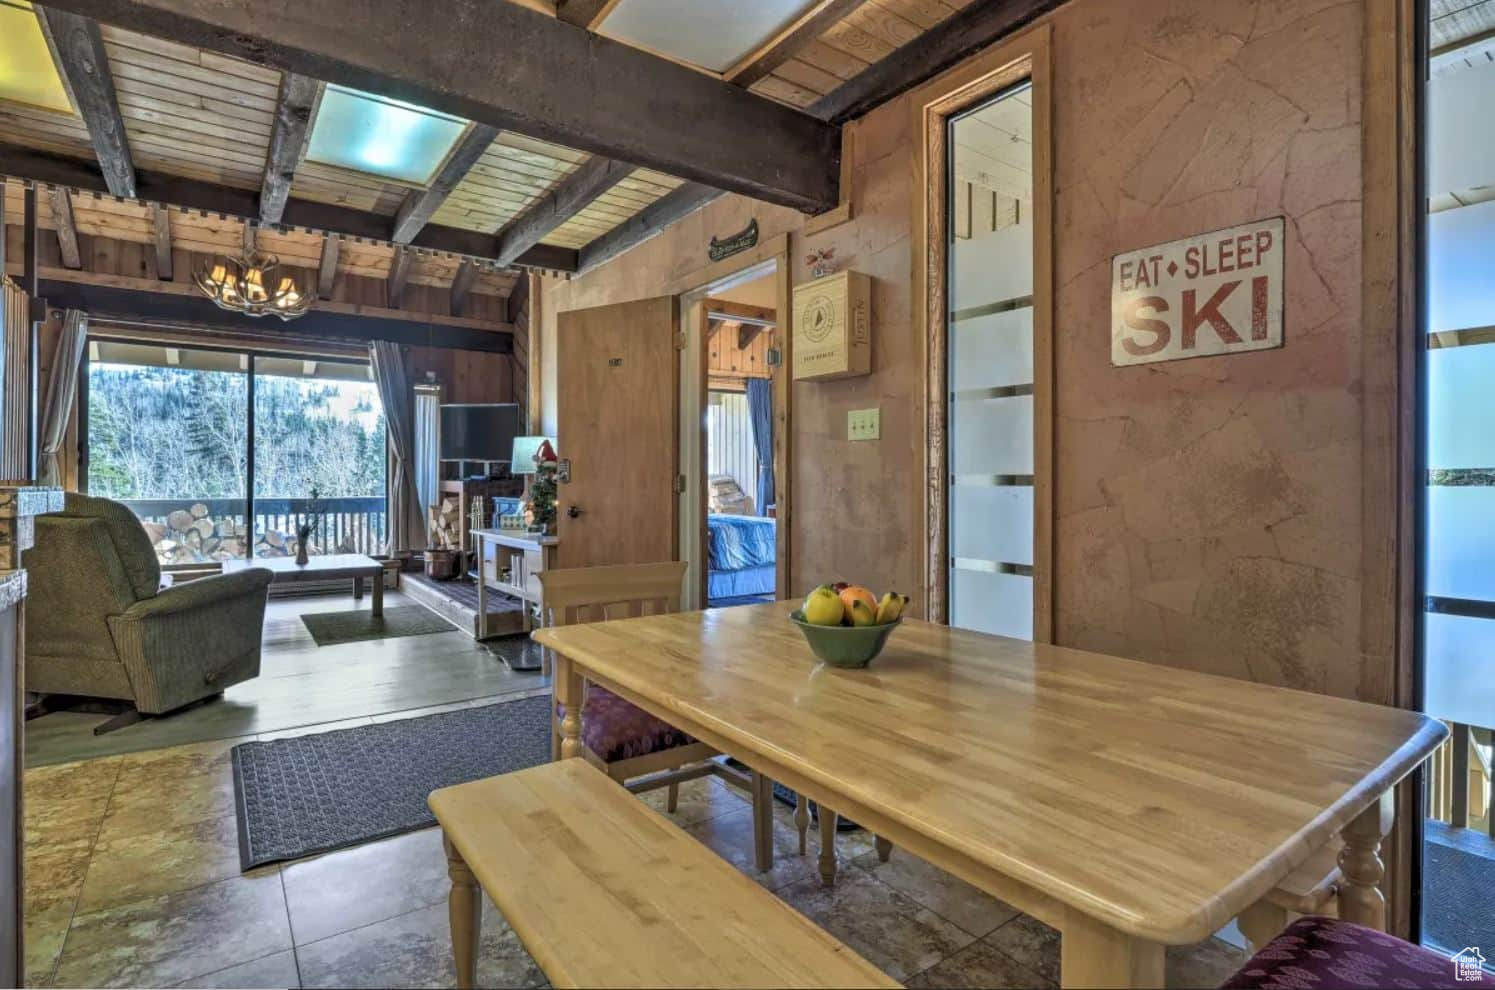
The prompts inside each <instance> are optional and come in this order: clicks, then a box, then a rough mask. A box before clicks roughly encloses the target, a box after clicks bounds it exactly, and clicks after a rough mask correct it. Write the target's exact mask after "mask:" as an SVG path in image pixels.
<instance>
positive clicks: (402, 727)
mask: <svg viewBox="0 0 1495 990" xmlns="http://www.w3.org/2000/svg"><path fill="white" fill-rule="evenodd" d="M549 713H550V697H549V695H545V696H542V697H536V698H521V699H519V700H518V701H505V702H500V703H499V704H495V705H484V706H483V707H481V708H465V709H461V710H459V711H455V712H442V713H441V714H439V715H426V716H423V717H421V718H411V719H403V720H401V721H396V722H380V723H377V724H375V725H360V726H356V727H354V728H351V729H338V730H336V731H333V732H323V733H321V734H319V735H311V736H295V737H293V738H290V739H274V740H271V741H269V742H249V743H241V744H239V745H238V746H235V747H234V749H233V766H234V802H235V805H236V807H237V812H238V819H239V865H240V867H241V868H242V869H245V870H248V869H251V868H253V867H256V866H263V865H264V864H266V863H274V862H278V861H280V860H286V859H298V858H300V857H302V856H310V855H312V854H313V853H319V852H327V851H328V850H331V849H341V848H343V847H344V846H353V845H358V844H359V843H363V842H369V841H372V840H374V839H382V838H385V837H386V836H391V835H399V834H400V833H402V832H410V831H413V830H415V829H418V828H425V827H426V826H428V825H434V824H436V819H435V818H434V817H432V815H431V811H430V809H429V808H427V807H426V796H427V795H428V794H430V793H431V792H432V791H434V790H436V789H438V788H441V787H449V786H451V785H453V784H465V783H467V782H468V781H472V780H480V779H482V778H483V777H492V776H495V775H497V774H501V773H508V772H509V771H511V770H522V769H523V768H525V767H532V766H536V765H538V764H540V763H544V762H546V761H547V760H549V759H550V714H549Z"/></svg>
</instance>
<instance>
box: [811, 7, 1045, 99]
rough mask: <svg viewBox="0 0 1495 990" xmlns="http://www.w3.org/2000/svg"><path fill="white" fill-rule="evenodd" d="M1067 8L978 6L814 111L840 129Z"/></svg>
mask: <svg viewBox="0 0 1495 990" xmlns="http://www.w3.org/2000/svg"><path fill="white" fill-rule="evenodd" d="M1063 3H1064V0H985V2H978V3H973V4H971V6H969V7H967V8H966V9H964V10H962V11H961V12H960V13H958V14H956V15H955V16H953V17H950V18H948V19H947V20H944V21H941V22H940V23H939V24H937V25H935V26H934V27H933V28H930V29H929V30H928V31H926V32H924V33H923V34H921V35H920V36H919V37H917V38H915V39H914V40H913V41H910V42H909V43H908V44H906V45H904V46H903V47H901V48H899V49H898V50H896V51H895V52H893V54H891V55H889V56H888V57H887V58H885V59H882V60H881V61H879V62H875V63H873V64H872V65H870V66H868V67H867V68H866V69H864V70H862V72H861V73H860V74H858V75H857V76H856V77H855V78H853V79H851V80H849V81H848V82H846V83H845V84H844V85H841V86H838V87H837V88H835V89H833V90H831V91H830V92H829V93H827V94H826V95H824V96H822V97H821V98H820V99H819V100H816V101H815V102H814V103H812V104H811V105H810V107H809V111H810V113H812V114H814V115H815V116H816V117H819V118H821V119H822V120H826V121H829V122H831V123H835V124H841V123H845V122H846V121H848V120H852V119H854V118H857V117H860V116H862V115H863V114H865V113H867V112H868V111H869V110H871V109H873V108H874V107H877V106H880V105H881V104H883V103H886V102H887V101H889V100H891V99H893V98H894V97H896V96H898V95H899V94H901V93H904V92H906V91H908V90H910V89H912V88H913V87H915V86H917V85H919V83H922V82H924V81H925V80H928V79H933V78H934V77H935V76H937V75H939V74H940V73H941V72H943V71H945V70H946V69H948V68H949V67H950V66H952V65H955V64H956V63H957V62H960V61H961V60H963V59H965V58H968V57H970V56H971V55H974V54H975V53H976V52H978V51H980V50H981V49H983V48H986V47H987V46H989V45H990V44H992V42H994V41H996V40H998V39H999V38H1002V37H1004V36H1005V35H1009V34H1011V33H1013V32H1014V31H1016V30H1018V29H1019V28H1022V27H1024V26H1025V25H1027V24H1029V23H1030V22H1032V21H1033V20H1035V19H1036V18H1038V17H1041V16H1043V15H1044V14H1047V13H1048V12H1049V11H1051V10H1053V9H1055V8H1056V7H1059V6H1061V5H1062V4H1063Z"/></svg>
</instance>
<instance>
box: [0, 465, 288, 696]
mask: <svg viewBox="0 0 1495 990" xmlns="http://www.w3.org/2000/svg"><path fill="white" fill-rule="evenodd" d="M22 563H23V564H24V566H25V567H26V570H27V572H28V575H27V576H28V580H29V583H30V589H31V590H30V599H29V601H28V602H27V605H26V688H27V690H28V691H37V692H41V693H46V694H70V695H85V696H88V697H93V698H116V699H124V700H127V701H130V702H132V703H133V704H134V705H135V708H136V710H138V711H139V712H141V713H142V714H146V715H157V714H161V713H163V712H169V711H172V710H174V709H177V708H180V707H182V706H183V705H187V704H191V703H192V702H194V701H199V700H201V699H203V698H207V697H211V696H212V695H215V694H219V693H220V692H222V691H223V689H224V688H226V687H229V686H230V685H233V684H238V683H239V682H241V681H246V680H249V679H250V678H251V677H257V676H259V672H260V640H261V629H262V627H263V625H264V620H265V601H266V599H267V597H268V595H269V591H268V589H269V586H270V578H271V574H270V572H269V571H267V570H264V569H262V568H250V569H249V570H246V571H240V572H238V573H235V574H225V575H221V576H218V577H208V578H202V579H199V580H197V581H189V582H186V583H184V584H181V585H178V586H176V587H172V588H167V589H165V590H162V589H161V587H160V585H161V565H160V564H159V562H158V561H157V560H156V553H155V549H154V548H153V547H152V546H151V542H150V538H149V537H148V536H147V535H146V532H145V528H144V527H143V526H141V525H140V521H139V520H138V519H137V518H135V515H134V513H132V512H131V511H130V510H129V509H127V508H126V507H125V506H123V505H120V504H119V503H118V502H111V501H109V500H108V499H104V498H91V497H89V496H87V495H73V494H69V495H68V496H67V500H66V503H65V505H64V508H63V511H61V512H58V513H52V514H49V515H44V516H38V517H37V518H36V542H35V545H34V546H32V548H31V549H30V550H27V551H26V553H25V556H24V557H23V560H22Z"/></svg>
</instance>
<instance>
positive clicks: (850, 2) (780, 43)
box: [722, 0, 867, 87]
mask: <svg viewBox="0 0 1495 990" xmlns="http://www.w3.org/2000/svg"><path fill="white" fill-rule="evenodd" d="M866 2H867V0H820V2H819V3H817V4H815V5H814V6H813V7H811V8H810V9H809V10H807V11H805V12H804V13H803V14H802V15H800V17H799V19H798V20H796V21H795V22H794V23H792V24H790V25H789V26H788V27H786V28H785V29H784V30H782V31H780V32H779V33H778V34H777V35H775V36H774V37H773V38H770V39H769V40H768V42H767V43H766V44H764V45H763V46H761V47H760V48H758V49H757V50H755V51H752V52H749V53H748V55H747V56H746V57H745V58H743V59H742V60H741V61H739V62H738V63H737V64H736V65H734V66H732V67H731V68H730V69H728V70H727V71H726V72H725V73H723V75H722V78H724V79H726V80H727V82H729V83H732V84H733V85H734V86H743V87H747V86H751V85H752V84H753V83H755V82H757V81H758V80H759V79H762V78H763V77H764V76H767V75H770V74H772V73H773V70H775V69H777V68H778V67H779V66H781V65H783V64H784V63H785V62H788V61H789V60H790V59H792V58H794V57H795V56H796V55H798V54H799V53H800V52H802V51H804V50H805V49H806V48H808V47H809V46H810V45H811V44H813V43H814V42H815V41H816V40H817V39H819V37H820V36H821V35H822V34H825V32H826V31H827V30H828V29H829V28H830V27H831V26H832V25H834V24H837V23H839V22H840V21H841V19H842V18H844V17H845V16H846V15H847V14H849V13H851V12H852V11H854V10H856V9H857V8H858V7H860V6H862V4H864V3H866Z"/></svg>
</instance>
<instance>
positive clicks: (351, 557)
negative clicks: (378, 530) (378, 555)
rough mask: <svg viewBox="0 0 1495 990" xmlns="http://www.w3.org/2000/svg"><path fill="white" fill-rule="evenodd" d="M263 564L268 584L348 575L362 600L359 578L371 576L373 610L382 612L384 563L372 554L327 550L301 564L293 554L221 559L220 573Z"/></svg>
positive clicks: (375, 612) (354, 593)
mask: <svg viewBox="0 0 1495 990" xmlns="http://www.w3.org/2000/svg"><path fill="white" fill-rule="evenodd" d="M251 567H263V568H264V569H265V570H267V571H269V572H270V573H272V574H274V575H275V577H274V579H273V580H272V581H271V582H270V583H271V584H294V583H296V582H297V581H336V580H337V579H338V578H351V579H352V581H353V600H354V601H355V602H359V601H362V600H363V579H364V578H367V577H371V578H373V579H374V582H373V583H374V602H373V606H374V607H373V614H374V615H376V616H380V615H383V614H384V565H383V564H381V563H379V562H378V561H377V560H375V559H374V558H373V557H365V556H364V555H363V554H361V553H330V554H325V555H322V556H318V557H312V558H311V559H310V560H308V561H307V562H306V563H305V564H298V563H296V558H295V557H255V558H253V559H251V560H225V561H224V562H223V573H225V574H232V573H233V572H235V571H243V570H247V569H249V568H251Z"/></svg>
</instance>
